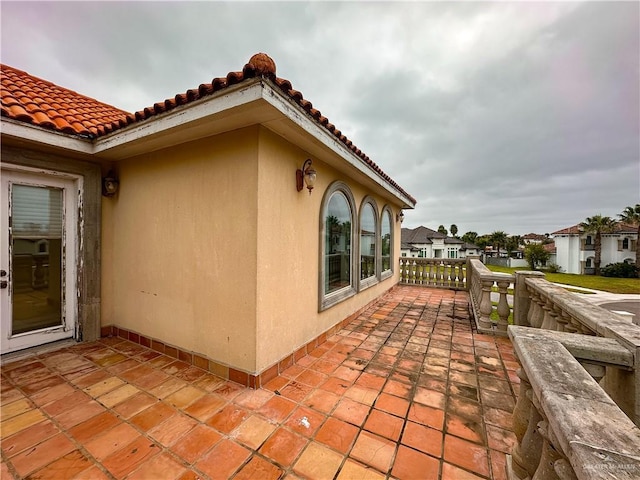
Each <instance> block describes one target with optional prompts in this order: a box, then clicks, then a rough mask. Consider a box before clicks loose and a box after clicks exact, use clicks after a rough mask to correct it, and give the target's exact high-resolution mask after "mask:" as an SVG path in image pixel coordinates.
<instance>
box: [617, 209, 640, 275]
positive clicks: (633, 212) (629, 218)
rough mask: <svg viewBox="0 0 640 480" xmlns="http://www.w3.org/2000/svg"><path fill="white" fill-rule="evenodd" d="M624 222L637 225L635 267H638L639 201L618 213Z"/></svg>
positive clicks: (639, 243) (639, 235)
mask: <svg viewBox="0 0 640 480" xmlns="http://www.w3.org/2000/svg"><path fill="white" fill-rule="evenodd" d="M618 216H619V217H620V220H622V221H623V222H624V223H629V224H631V225H634V224H636V225H637V226H638V239H637V240H636V267H638V268H640V203H636V206H635V207H627V208H625V209H624V210H623V212H622V213H621V214H620V215H618Z"/></svg>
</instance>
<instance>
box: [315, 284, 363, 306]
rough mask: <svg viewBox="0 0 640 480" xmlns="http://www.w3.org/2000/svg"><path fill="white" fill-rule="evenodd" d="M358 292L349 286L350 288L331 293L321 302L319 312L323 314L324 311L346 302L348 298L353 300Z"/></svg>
mask: <svg viewBox="0 0 640 480" xmlns="http://www.w3.org/2000/svg"><path fill="white" fill-rule="evenodd" d="M356 293H357V292H356V290H355V288H353V287H351V286H349V287H345V288H342V289H340V290H337V291H335V292H331V293H330V294H328V295H325V296H324V298H323V299H322V301H321V302H320V309H319V311H320V312H322V311H323V310H326V309H327V308H330V307H332V306H334V305H336V304H338V303H340V302H342V301H344V300H346V299H347V298H351V297H353V296H354V295H355V294H356Z"/></svg>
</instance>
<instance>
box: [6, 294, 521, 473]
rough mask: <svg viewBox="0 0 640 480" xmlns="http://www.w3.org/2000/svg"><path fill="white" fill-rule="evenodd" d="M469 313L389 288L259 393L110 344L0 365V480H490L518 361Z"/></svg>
mask: <svg viewBox="0 0 640 480" xmlns="http://www.w3.org/2000/svg"><path fill="white" fill-rule="evenodd" d="M468 302H469V299H468V294H467V293H466V292H453V291H445V290H433V289H428V288H421V287H409V286H398V287H396V288H394V289H393V290H392V291H390V292H388V293H387V294H385V295H384V296H383V297H381V298H380V299H378V300H377V301H376V302H375V303H373V304H372V305H371V306H370V307H369V308H368V309H367V310H366V311H363V312H362V313H360V314H359V315H358V316H357V317H355V318H354V319H352V321H351V322H350V323H349V324H348V325H346V326H345V327H344V328H343V329H342V330H340V331H339V332H337V333H335V334H333V335H330V336H329V337H328V338H327V339H326V341H325V342H324V343H322V344H321V345H319V346H318V347H316V348H314V349H313V350H312V351H311V352H309V354H308V355H307V356H304V357H302V358H300V359H299V360H298V362H297V363H295V364H293V365H290V366H289V368H287V369H286V370H285V372H284V373H283V374H282V375H280V376H278V377H276V378H274V379H273V380H271V381H270V382H269V383H267V384H266V385H265V386H264V387H263V388H261V389H257V390H251V389H248V388H245V387H243V386H241V385H238V384H235V383H233V382H230V381H228V380H224V379H221V378H219V377H216V376H215V375H212V374H211V373H208V372H205V371H204V370H201V369H200V368H198V367H195V366H191V365H189V364H187V363H185V362H183V361H181V360H176V359H175V358H172V357H170V356H168V355H163V354H161V353H159V352H157V351H154V350H152V349H148V348H145V347H143V346H141V345H138V344H134V343H132V342H130V341H128V340H125V339H123V338H119V337H107V338H102V339H100V340H98V341H96V342H91V343H81V344H75V345H72V346H70V347H66V348H61V349H60V350H57V351H52V352H48V353H42V354H37V355H33V356H31V357H27V358H23V359H21V360H18V361H14V362H13V363H9V362H10V361H9V360H7V361H5V364H4V365H3V366H2V371H1V374H2V382H0V398H1V400H2V401H1V403H0V413H1V417H0V418H1V421H2V423H1V424H0V427H1V436H2V444H1V449H2V461H0V475H1V476H2V478H3V479H4V478H5V477H6V478H12V477H13V478H15V479H18V478H26V477H29V478H33V479H35V478H38V479H47V478H51V479H56V480H57V479H59V478H77V479H83V480H85V479H111V480H113V478H117V479H119V478H126V480H136V479H137V480H140V479H146V478H174V479H180V480H196V479H199V480H211V479H217V478H221V479H226V478H233V479H234V480H238V479H240V480H242V479H253V478H260V479H274V480H275V479H283V480H284V479H291V480H296V479H297V480H300V479H302V478H306V479H322V480H324V479H327V478H336V479H338V480H351V479H353V478H362V479H372V480H382V479H385V478H388V479H389V480H391V479H393V480H396V479H397V480H404V479H414V478H421V479H422V478H427V479H456V480H478V479H485V480H486V479H491V480H503V479H505V464H506V453H507V452H509V451H510V449H511V447H512V445H513V442H514V439H515V437H514V435H513V432H512V431H511V424H512V415H511V412H512V409H513V405H514V402H515V394H516V393H517V392H518V391H519V390H518V388H519V387H518V385H519V378H518V377H517V375H516V374H515V369H516V368H517V362H516V361H515V357H514V355H513V350H512V348H511V344H510V342H509V340H508V339H504V338H494V337H492V336H488V335H478V334H476V333H474V331H473V328H472V324H471V322H470V320H469V318H468V317H467V315H468V313H467V312H468ZM4 360H5V359H3V361H4Z"/></svg>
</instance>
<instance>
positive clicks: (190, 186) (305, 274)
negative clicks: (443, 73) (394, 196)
mask: <svg viewBox="0 0 640 480" xmlns="http://www.w3.org/2000/svg"><path fill="white" fill-rule="evenodd" d="M308 157H309V154H308V153H306V152H305V151H303V150H301V149H300V148H298V147H296V146H295V145H293V144H291V143H290V142H288V141H286V140H285V139H283V138H282V137H280V136H278V135H276V134H274V133H273V132H271V131H270V130H268V129H266V128H264V127H259V126H254V127H249V128H245V129H241V130H237V131H234V132H230V133H226V134H222V135H218V136H215V137H210V138H207V139H202V140H199V141H196V142H190V143H187V144H182V145H179V146H177V147H173V148H169V149H165V150H161V151H157V152H153V153H149V154H145V155H141V156H138V157H135V158H130V159H127V160H123V161H120V162H118V163H117V164H116V170H117V173H118V176H119V179H120V190H119V193H118V195H117V196H116V197H114V198H111V199H108V198H106V199H104V201H103V230H102V255H103V269H102V324H103V325H116V326H118V327H120V328H123V329H126V330H130V331H133V332H136V333H139V334H141V335H145V336H147V337H150V338H153V339H156V340H159V341H161V342H165V343H167V344H170V345H173V346H176V347H179V348H181V349H184V350H189V351H193V352H195V353H197V354H200V355H205V356H207V357H208V358H210V359H211V360H213V361H214V362H217V363H219V364H224V365H229V366H231V367H234V368H236V369H240V370H244V371H246V372H248V373H260V372H262V371H264V370H265V369H266V368H268V367H270V366H271V365H273V364H274V363H276V362H278V361H279V360H281V359H283V358H284V357H286V356H287V355H289V354H291V353H292V352H294V351H295V350H297V349H298V348H300V347H301V346H303V345H305V344H306V343H308V342H309V341H311V340H313V339H314V338H316V337H318V336H319V335H320V334H322V333H323V332H325V331H327V330H328V329H330V328H331V327H333V326H334V325H336V324H337V323H339V322H340V321H342V320H344V319H345V318H347V317H348V316H350V315H351V314H353V313H354V312H355V311H357V310H359V309H360V308H362V307H363V306H365V305H367V304H368V303H369V302H371V301H372V300H374V299H375V298H376V297H378V296H379V295H380V294H382V293H383V292H385V291H386V290H388V289H389V288H391V287H392V286H393V285H395V284H396V283H397V281H398V278H399V274H398V271H397V265H396V264H397V262H396V260H397V257H398V255H399V252H400V224H399V223H397V222H395V221H394V222H393V227H394V235H393V239H394V247H393V252H392V264H393V268H394V274H393V276H391V277H390V278H387V279H385V280H382V281H381V282H379V283H378V284H376V285H374V286H372V287H370V288H367V289H365V290H363V291H362V292H360V293H358V294H357V295H355V296H353V297H351V298H348V299H346V300H344V301H343V302H341V303H339V304H336V305H334V306H332V307H330V308H328V309H326V310H324V311H322V312H318V296H319V280H320V279H319V276H320V273H319V268H320V266H319V263H320V262H319V254H320V242H321V241H323V239H321V238H320V228H321V227H320V223H321V219H320V210H321V208H322V199H323V195H324V192H325V190H326V189H327V188H328V187H329V185H330V184H331V183H333V182H334V181H336V180H341V181H343V182H345V183H346V184H347V185H349V187H350V188H351V191H352V193H353V196H354V198H355V204H356V208H357V209H359V208H360V204H361V202H362V200H363V199H364V197H365V196H367V195H370V196H372V197H373V198H374V200H375V201H376V203H377V207H378V214H380V213H381V211H382V208H383V207H384V206H385V205H390V206H391V207H392V209H393V214H394V220H395V212H397V211H398V208H399V205H398V204H391V201H390V199H388V198H387V199H385V198H383V196H382V195H381V192H382V190H381V191H380V192H372V191H371V190H370V189H365V188H364V187H363V186H362V185H360V184H359V183H357V182H356V181H355V180H353V179H352V178H349V177H347V176H346V175H345V174H343V173H341V172H339V171H338V170H336V169H335V168H332V167H330V166H328V165H327V164H325V163H323V162H322V161H320V160H318V159H316V158H314V159H313V160H314V164H313V165H314V168H315V169H316V171H317V172H318V180H317V183H316V188H315V189H314V191H313V193H312V194H311V195H309V193H308V191H307V190H306V189H304V190H303V191H302V192H297V191H296V188H295V171H296V169H297V168H300V166H301V165H302V162H303V161H304V160H305V159H306V158H308ZM354 275H357V272H354Z"/></svg>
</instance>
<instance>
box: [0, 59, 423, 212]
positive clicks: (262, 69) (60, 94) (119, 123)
mask: <svg viewBox="0 0 640 480" xmlns="http://www.w3.org/2000/svg"><path fill="white" fill-rule="evenodd" d="M1 67H2V78H1V89H0V92H1V102H0V109H1V113H2V116H3V117H7V118H11V119H13V120H17V121H20V122H26V123H30V124H33V125H37V126H39V127H42V128H46V129H49V130H54V131H58V132H62V133H67V134H72V135H73V134H75V135H83V136H87V137H90V138H97V137H100V136H103V135H107V134H109V133H112V132H115V131H116V130H119V129H122V128H124V127H126V126H128V125H131V124H134V123H138V122H141V121H144V120H148V119H151V118H153V117H154V116H156V115H159V114H161V113H164V112H168V111H170V110H173V109H175V108H177V107H180V106H181V105H186V104H189V103H191V102H194V101H196V100H198V99H200V98H203V97H206V96H209V95H212V94H214V93H216V92H219V91H220V90H224V89H225V88H227V87H229V86H231V85H235V84H238V83H240V82H242V81H243V80H247V79H251V78H256V77H261V78H265V79H269V80H271V81H272V82H273V83H274V84H275V85H276V86H277V87H278V88H279V89H280V90H281V91H282V92H284V93H285V94H286V95H287V96H288V97H289V98H290V99H291V100H293V101H294V102H295V103H297V104H298V105H299V106H300V107H302V108H303V109H304V110H305V111H306V112H307V114H308V115H309V116H310V117H311V118H313V120H314V121H315V122H316V123H318V124H320V125H321V126H322V127H324V128H325V129H326V130H327V131H329V133H331V134H332V135H334V136H335V137H336V138H337V139H338V140H340V142H342V143H343V144H344V145H345V147H347V148H348V149H349V150H351V151H352V152H353V153H354V154H355V155H357V156H358V157H359V158H360V159H361V160H362V161H363V162H365V163H366V164H367V165H368V166H369V167H370V168H371V169H372V170H373V171H375V172H376V173H377V174H378V175H380V176H381V177H382V178H383V179H384V180H385V181H386V182H388V183H389V184H390V185H392V186H393V187H395V188H396V189H398V190H399V191H400V192H402V194H404V195H406V196H407V197H408V198H410V199H411V200H412V201H413V203H415V202H416V200H415V199H414V198H413V197H412V196H411V195H409V194H408V193H407V192H406V191H404V189H402V187H400V185H398V184H397V183H396V182H395V181H394V180H393V179H392V178H391V177H389V175H387V174H386V173H384V171H383V170H382V169H381V168H380V167H379V166H378V165H376V164H375V163H374V162H373V161H372V160H371V159H370V158H369V157H368V156H367V155H365V154H364V153H363V152H362V151H361V150H360V149H359V148H357V147H356V146H355V145H354V144H353V142H351V140H349V139H348V138H347V137H346V136H344V135H343V134H342V132H341V131H340V130H338V129H337V128H336V127H335V125H333V124H332V123H330V122H329V120H328V119H327V118H326V117H324V116H323V115H322V114H321V113H320V111H319V110H317V109H316V108H313V104H312V103H311V102H310V101H308V100H305V99H304V98H303V96H302V93H300V92H299V91H297V90H294V89H293V87H292V86H291V82H289V80H285V79H283V78H279V77H277V76H276V64H275V62H274V61H273V60H272V59H271V58H270V57H269V56H268V55H266V54H264V53H257V54H255V55H254V56H253V57H251V59H250V60H249V63H247V64H246V65H245V66H244V68H243V69H242V71H241V72H229V73H228V74H227V76H226V77H217V78H214V79H213V80H212V81H211V83H203V84H201V85H200V86H199V87H198V88H194V89H191V90H187V91H186V92H185V93H179V94H177V95H175V97H173V98H168V99H166V100H164V101H163V102H158V103H155V104H154V105H153V106H152V107H147V108H144V109H143V110H140V111H138V112H136V113H135V114H132V113H128V112H125V111H123V110H120V109H118V108H115V107H112V106H110V105H107V104H105V103H102V102H99V101H97V100H95V99H93V98H90V97H86V96H84V95H80V94H78V93H76V92H74V91H72V90H68V89H66V88H63V87H59V86H57V85H55V84H53V83H51V82H48V81H46V80H42V79H40V78H37V77H34V76H32V75H30V74H28V73H26V72H23V71H22V70H18V69H15V68H13V67H10V66H7V65H4V64H3V65H2V66H1Z"/></svg>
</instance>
